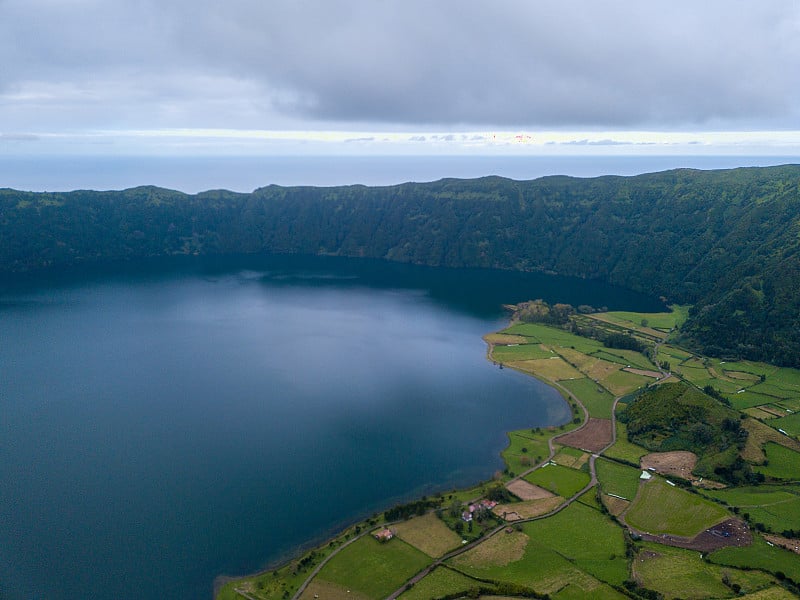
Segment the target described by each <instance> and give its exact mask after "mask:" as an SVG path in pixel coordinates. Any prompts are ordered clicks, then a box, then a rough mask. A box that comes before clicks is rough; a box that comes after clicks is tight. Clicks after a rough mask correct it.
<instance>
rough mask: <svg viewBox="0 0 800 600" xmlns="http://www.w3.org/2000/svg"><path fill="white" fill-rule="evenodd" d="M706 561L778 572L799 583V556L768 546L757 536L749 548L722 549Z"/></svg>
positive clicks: (709, 556)
mask: <svg viewBox="0 0 800 600" xmlns="http://www.w3.org/2000/svg"><path fill="white" fill-rule="evenodd" d="M708 559H709V560H710V561H711V562H713V563H715V564H719V565H729V566H731V567H741V568H750V569H762V570H764V571H767V572H769V573H777V572H778V571H780V572H782V573H784V574H785V575H787V576H789V577H791V578H792V579H794V580H795V581H800V555H798V554H794V553H793V552H789V551H788V550H784V549H783V548H778V547H777V546H770V545H769V544H767V542H765V541H764V540H763V539H762V538H761V537H759V536H755V537H754V538H753V543H752V544H751V545H749V546H744V547H742V548H734V547H729V548H722V549H721V550H717V551H716V552H712V553H711V554H709V555H708Z"/></svg>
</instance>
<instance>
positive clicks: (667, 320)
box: [599, 304, 689, 330]
mask: <svg viewBox="0 0 800 600" xmlns="http://www.w3.org/2000/svg"><path fill="white" fill-rule="evenodd" d="M669 308H670V311H671V312H661V313H639V312H630V311H622V310H615V311H611V312H607V313H599V314H600V315H604V316H607V317H608V318H609V319H613V321H612V322H614V323H618V324H620V325H625V324H626V323H631V324H633V325H634V326H637V327H641V326H642V325H641V323H642V319H646V320H647V326H648V327H653V328H654V329H665V330H669V329H672V328H673V327H680V326H681V325H682V324H683V322H684V321H686V319H687V317H688V316H689V306H688V305H679V304H673V305H671V306H670V307H669ZM625 326H627V325H625Z"/></svg>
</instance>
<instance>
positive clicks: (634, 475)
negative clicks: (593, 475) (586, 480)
mask: <svg viewBox="0 0 800 600" xmlns="http://www.w3.org/2000/svg"><path fill="white" fill-rule="evenodd" d="M595 467H596V469H597V480H598V481H599V482H600V485H601V487H602V489H603V492H605V493H606V494H616V495H617V496H622V497H623V498H627V499H628V500H631V501H632V500H633V499H634V498H635V497H636V493H637V492H638V491H639V481H640V480H639V475H641V473H642V472H641V470H640V469H634V468H633V467H629V466H627V465H623V464H620V463H618V462H614V461H611V460H606V459H603V458H601V459H599V460H597V461H595Z"/></svg>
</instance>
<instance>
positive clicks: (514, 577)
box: [450, 526, 625, 600]
mask: <svg viewBox="0 0 800 600" xmlns="http://www.w3.org/2000/svg"><path fill="white" fill-rule="evenodd" d="M523 527H524V526H523ZM523 531H524V530H523ZM516 535H520V536H522V535H524V536H525V537H526V538H527V539H528V542H527V544H526V546H525V549H524V553H523V554H522V556H521V557H520V558H519V559H518V560H515V561H512V562H509V563H507V564H504V565H499V566H498V565H497V562H498V560H497V559H494V558H492V557H491V556H490V558H489V560H488V562H487V560H485V559H484V558H483V557H482V556H481V555H480V554H478V552H477V551H478V550H479V549H480V548H481V546H482V545H483V544H481V546H478V547H476V548H474V549H472V550H470V551H469V552H466V553H464V554H462V555H461V556H457V557H456V558H454V559H452V560H451V561H450V564H451V566H453V567H454V568H456V569H458V570H459V571H463V572H464V573H466V574H468V575H471V576H474V577H480V578H482V579H491V580H493V581H508V582H511V583H517V584H521V585H526V586H530V587H533V588H534V589H536V590H537V591H539V592H540V593H550V594H553V593H554V592H557V591H559V590H562V589H564V588H565V587H566V586H570V587H571V588H574V592H575V594H576V595H574V596H571V597H576V598H593V597H594V598H608V599H611V600H614V599H617V598H619V599H623V598H625V596H623V595H622V594H619V593H617V592H615V591H614V590H613V589H611V588H609V587H608V586H607V585H605V584H603V583H602V582H601V581H599V580H597V579H596V578H594V577H592V576H591V575H589V574H588V573H586V572H585V571H583V570H581V569H579V568H578V567H577V566H575V565H574V564H572V563H571V562H570V561H569V560H567V559H566V558H564V557H563V556H561V555H560V554H559V553H558V552H556V551H554V550H551V549H550V548H548V547H547V546H545V545H544V544H541V543H540V542H538V541H537V540H535V539H531V538H530V537H529V536H528V535H526V534H524V533H517V532H514V533H511V534H507V533H505V532H501V533H499V534H497V535H496V536H494V537H504V536H516ZM493 540H494V538H492V539H490V540H489V541H488V542H485V543H490V542H493ZM498 552H499V553H500V554H501V555H506V554H507V552H506V550H505V546H504V542H499V543H498ZM556 597H558V596H556Z"/></svg>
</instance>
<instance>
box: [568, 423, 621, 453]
mask: <svg viewBox="0 0 800 600" xmlns="http://www.w3.org/2000/svg"><path fill="white" fill-rule="evenodd" d="M613 426H614V424H613V423H612V422H611V419H595V418H590V419H589V421H588V422H587V423H586V425H584V426H583V427H581V428H580V429H578V430H576V431H571V432H569V433H567V434H564V435H562V436H559V437H558V438H557V439H556V441H557V442H558V443H559V444H563V445H565V446H572V447H573V448H578V449H579V450H585V451H586V452H600V450H602V449H603V448H605V447H606V446H608V445H609V444H610V443H611V440H612V439H613V437H612V436H613Z"/></svg>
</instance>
